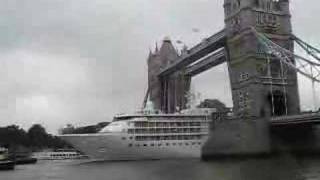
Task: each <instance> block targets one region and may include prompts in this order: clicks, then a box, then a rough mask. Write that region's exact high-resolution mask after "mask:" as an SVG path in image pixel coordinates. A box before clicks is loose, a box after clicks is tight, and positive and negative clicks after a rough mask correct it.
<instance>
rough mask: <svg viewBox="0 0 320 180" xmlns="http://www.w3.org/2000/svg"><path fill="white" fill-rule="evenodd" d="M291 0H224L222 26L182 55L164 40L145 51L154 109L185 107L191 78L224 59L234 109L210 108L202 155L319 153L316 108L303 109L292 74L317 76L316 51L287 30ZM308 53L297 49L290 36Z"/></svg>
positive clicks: (319, 61) (319, 117)
mask: <svg viewBox="0 0 320 180" xmlns="http://www.w3.org/2000/svg"><path fill="white" fill-rule="evenodd" d="M289 5H290V2H289V0H225V1H224V12H225V28H224V29H223V30H221V31H220V32H218V33H216V34H214V35H212V36H211V37H209V38H207V39H205V40H204V41H202V42H201V43H199V44H197V45H196V46H194V47H192V48H191V49H184V50H183V51H182V52H181V54H179V53H178V52H177V51H176V49H175V48H174V47H173V45H172V43H171V41H170V40H169V39H167V38H166V39H165V40H164V41H163V43H162V46H161V47H160V49H158V47H157V48H156V50H155V52H150V54H149V58H148V85H149V86H148V92H147V96H146V98H148V97H149V99H150V101H152V102H153V104H154V106H155V108H156V109H158V110H160V111H162V112H165V113H173V112H176V111H178V110H181V109H185V108H186V104H187V99H186V94H187V93H188V91H189V89H190V82H191V80H192V77H193V76H196V75H198V74H200V73H202V72H204V71H206V70H208V69H210V68H213V67H215V66H217V65H220V64H222V63H227V65H228V71H229V78H230V84H231V92H232V99H233V116H232V117H229V116H226V115H225V114H224V113H219V112H218V113H216V114H213V116H212V119H213V122H212V128H211V132H210V138H209V140H208V141H207V143H206V145H205V146H204V147H203V151H202V154H203V157H204V158H205V159H206V158H209V157H216V156H221V155H226V156H229V155H259V154H266V153H270V152H272V151H282V150H283V151H296V152H320V132H318V131H317V128H316V124H317V123H320V113H309V114H306V113H301V111H300V101H299V92H298V80H297V74H298V73H299V74H301V75H303V76H305V77H306V78H307V79H310V80H311V81H312V83H313V84H314V83H319V82H320V58H319V54H320V51H319V50H318V49H316V48H314V47H313V46H311V45H309V44H308V43H306V42H304V41H303V40H301V39H299V38H298V37H296V36H295V35H293V32H292V25H291V15H290V8H289ZM295 42H296V43H297V45H299V46H300V47H302V49H304V50H305V51H306V52H307V53H308V55H310V56H311V57H313V59H312V60H310V59H307V58H304V57H301V56H299V55H296V54H295V53H294V43H295Z"/></svg>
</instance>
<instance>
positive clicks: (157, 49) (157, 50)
mask: <svg viewBox="0 0 320 180" xmlns="http://www.w3.org/2000/svg"><path fill="white" fill-rule="evenodd" d="M157 52H159V48H158V43H157V42H156V51H155V53H157Z"/></svg>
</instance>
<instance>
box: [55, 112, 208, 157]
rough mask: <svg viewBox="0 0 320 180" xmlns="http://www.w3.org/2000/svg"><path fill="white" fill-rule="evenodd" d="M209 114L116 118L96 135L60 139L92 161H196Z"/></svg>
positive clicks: (66, 136)
mask: <svg viewBox="0 0 320 180" xmlns="http://www.w3.org/2000/svg"><path fill="white" fill-rule="evenodd" d="M212 111H214V109H201V110H197V111H189V112H186V113H179V114H148V113H139V114H131V115H118V116H115V117H114V119H113V121H112V122H111V123H110V124H109V125H108V126H106V127H105V128H103V129H102V130H101V131H100V132H99V133H95V134H65V135H60V137H61V138H62V139H64V140H66V141H67V142H69V143H70V144H72V145H73V146H74V148H76V149H78V150H80V151H81V152H83V153H84V154H86V155H88V156H89V157H91V158H93V159H95V160H115V161H116V160H142V159H165V158H198V157H200V156H201V147H202V145H203V144H204V143H205V141H206V140H207V138H208V133H209V122H210V114H211V113H212Z"/></svg>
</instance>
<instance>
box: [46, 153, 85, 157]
mask: <svg viewBox="0 0 320 180" xmlns="http://www.w3.org/2000/svg"><path fill="white" fill-rule="evenodd" d="M66 156H79V154H50V157H66Z"/></svg>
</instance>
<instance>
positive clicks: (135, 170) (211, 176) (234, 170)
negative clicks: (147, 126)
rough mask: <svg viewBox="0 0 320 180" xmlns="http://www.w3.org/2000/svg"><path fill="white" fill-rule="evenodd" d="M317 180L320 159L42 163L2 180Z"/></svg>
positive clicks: (19, 168) (2, 176) (9, 173)
mask: <svg viewBox="0 0 320 180" xmlns="http://www.w3.org/2000/svg"><path fill="white" fill-rule="evenodd" d="M144 179H146V180H160V179H161V180H180V179H181V180H194V179H198V180H316V179H320V158H319V157H317V158H312V157H308V158H295V157H292V156H289V155H288V156H281V157H279V156H278V157H271V158H264V159H242V160H239V159H238V160H234V159H233V160H219V161H217V160H216V161H210V162H204V161H200V160H199V159H183V160H154V161H122V162H84V161H79V160H77V161H39V162H38V163H37V164H34V165H19V166H16V169H15V170H14V171H0V180H144Z"/></svg>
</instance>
